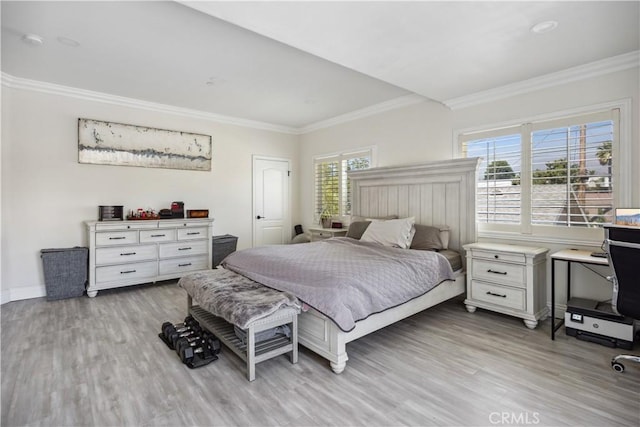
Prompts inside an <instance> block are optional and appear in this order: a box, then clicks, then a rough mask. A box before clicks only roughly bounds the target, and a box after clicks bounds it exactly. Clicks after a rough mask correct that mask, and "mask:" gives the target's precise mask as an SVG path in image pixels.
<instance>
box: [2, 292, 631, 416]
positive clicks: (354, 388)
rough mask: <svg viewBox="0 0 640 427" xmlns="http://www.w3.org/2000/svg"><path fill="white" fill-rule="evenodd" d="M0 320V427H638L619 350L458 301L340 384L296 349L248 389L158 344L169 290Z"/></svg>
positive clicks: (430, 313) (228, 374) (410, 323)
mask: <svg viewBox="0 0 640 427" xmlns="http://www.w3.org/2000/svg"><path fill="white" fill-rule="evenodd" d="M0 310H1V312H2V313H1V316H2V317H1V321H2V323H1V327H2V334H1V335H2V336H1V338H2V342H1V345H2V352H1V356H2V380H1V382H2V389H1V392H2V417H1V421H2V425H3V426H22V425H45V426H72V425H81V426H151V425H170V426H181V425H185V426H186V425H198V426H213V425H229V426H232V425H244V426H262V425H283V426H314V425H361V426H365V425H366V426H378V425H379V426H383V425H384V426H387V425H394V426H395V425H420V426H432V425H434V426H435V425H447V426H448V425H452V426H460V425H464V426H467V425H472V426H478V425H483V426H484V425H486V426H491V425H544V426H563V425H575V426H616V425H619V426H638V425H640V368H639V367H637V366H632V365H631V364H629V363H627V365H628V366H627V371H626V372H624V373H623V374H619V373H616V372H614V371H613V370H612V369H611V368H610V359H611V357H612V356H613V355H614V354H617V353H619V351H617V350H615V349H610V348H607V347H603V346H600V345H597V344H591V343H586V342H582V341H577V340H576V339H574V338H570V337H567V336H566V335H565V334H564V333H560V334H559V336H558V338H557V339H556V341H555V342H552V341H551V340H550V338H549V330H548V328H549V323H548V321H547V322H544V323H543V324H542V327H540V326H539V327H538V328H537V329H536V330H533V331H532V330H529V329H527V328H526V327H525V326H524V324H523V323H522V322H521V321H520V320H519V319H514V318H511V317H506V316H502V315H498V314H494V313H490V312H487V311H483V310H480V309H479V310H478V311H477V312H476V313H474V314H470V313H467V312H466V310H465V309H464V306H463V304H462V303H461V302H460V301H450V302H447V303H445V304H442V305H440V306H438V307H434V308H432V309H430V310H427V311H425V312H423V313H420V314H418V315H415V316H413V317H411V318H409V319H407V320H405V321H403V322H399V323H397V324H395V325H392V326H390V327H387V328H385V329H383V330H382V331H379V332H377V333H374V334H372V335H369V336H367V337H364V338H362V339H360V340H358V341H356V342H353V343H351V344H349V345H348V346H347V351H348V353H349V362H348V363H347V368H346V370H345V372H344V373H343V374H341V375H335V374H333V373H332V372H331V370H330V368H329V366H328V363H327V362H326V361H325V360H324V359H321V358H319V357H317V356H315V355H314V354H313V353H311V352H309V351H308V350H306V349H304V348H303V347H301V351H300V360H299V363H298V364H297V365H292V364H290V363H289V359H288V358H287V357H286V356H280V357H277V358H275V359H272V360H268V361H266V362H263V363H261V364H259V365H258V366H257V379H256V381H254V382H252V383H250V382H248V381H247V380H246V379H245V372H244V365H243V363H242V362H241V361H240V360H239V359H238V358H237V357H235V355H233V354H232V353H231V352H230V351H225V350H224V349H223V352H222V354H221V357H220V359H219V360H218V361H216V362H214V363H212V364H210V365H208V366H206V367H203V368H199V369H195V370H190V369H188V368H187V367H186V366H184V365H182V364H181V363H180V361H179V359H178V357H177V355H176V354H175V353H174V352H172V351H170V350H169V349H168V348H167V347H166V346H165V345H164V344H163V343H162V342H161V341H160V339H159V338H158V337H157V334H158V332H159V327H160V324H161V323H162V322H164V321H167V320H170V321H173V322H177V321H180V320H181V319H182V318H184V316H185V310H186V294H185V293H184V291H183V290H181V289H179V288H178V287H177V286H175V284H174V283H163V284H157V285H150V286H140V287H133V288H127V289H120V290H112V291H102V292H100V294H99V295H98V296H97V297H96V298H93V299H89V298H86V297H83V298H75V299H69V300H62V301H55V302H47V301H45V300H44V299H35V300H28V301H16V302H11V303H8V304H5V305H3V306H2V307H1V308H0ZM636 351H638V352H640V350H639V348H638V345H636Z"/></svg>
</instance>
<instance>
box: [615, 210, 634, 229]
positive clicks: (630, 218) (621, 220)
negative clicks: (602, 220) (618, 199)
mask: <svg viewBox="0 0 640 427" xmlns="http://www.w3.org/2000/svg"><path fill="white" fill-rule="evenodd" d="M615 212H616V218H615V224H616V225H626V226H631V227H640V208H616V210H615Z"/></svg>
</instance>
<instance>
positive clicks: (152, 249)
mask: <svg viewBox="0 0 640 427" xmlns="http://www.w3.org/2000/svg"><path fill="white" fill-rule="evenodd" d="M157 258H158V249H157V246H156V245H140V246H119V247H117V248H98V249H96V265H104V264H122V263H124V262H138V261H148V260H155V259H157Z"/></svg>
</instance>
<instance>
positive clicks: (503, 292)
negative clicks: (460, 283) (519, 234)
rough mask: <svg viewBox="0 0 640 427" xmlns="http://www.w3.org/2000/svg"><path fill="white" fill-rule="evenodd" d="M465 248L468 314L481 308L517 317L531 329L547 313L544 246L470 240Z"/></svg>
mask: <svg viewBox="0 0 640 427" xmlns="http://www.w3.org/2000/svg"><path fill="white" fill-rule="evenodd" d="M464 249H465V250H466V251H467V298H466V299H465V301H464V303H465V305H466V306H467V310H468V311H469V312H471V313H473V312H474V311H476V308H478V307H480V308H484V309H487V310H492V311H496V312H499V313H503V314H508V315H512V316H516V317H520V318H522V319H523V320H524V324H525V325H526V326H527V327H528V328H530V329H534V328H535V327H536V326H537V325H538V320H543V319H545V318H546V317H547V316H548V309H547V304H546V292H545V291H546V277H547V252H548V251H549V250H548V249H546V248H535V247H529V246H517V245H503V244H494V243H471V244H468V245H465V246H464Z"/></svg>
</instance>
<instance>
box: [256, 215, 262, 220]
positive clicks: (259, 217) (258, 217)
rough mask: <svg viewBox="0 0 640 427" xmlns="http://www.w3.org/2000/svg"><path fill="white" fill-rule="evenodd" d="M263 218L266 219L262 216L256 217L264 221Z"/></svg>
mask: <svg viewBox="0 0 640 427" xmlns="http://www.w3.org/2000/svg"><path fill="white" fill-rule="evenodd" d="M262 218H264V217H263V216H260V215H258V216H257V217H256V219H262Z"/></svg>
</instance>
